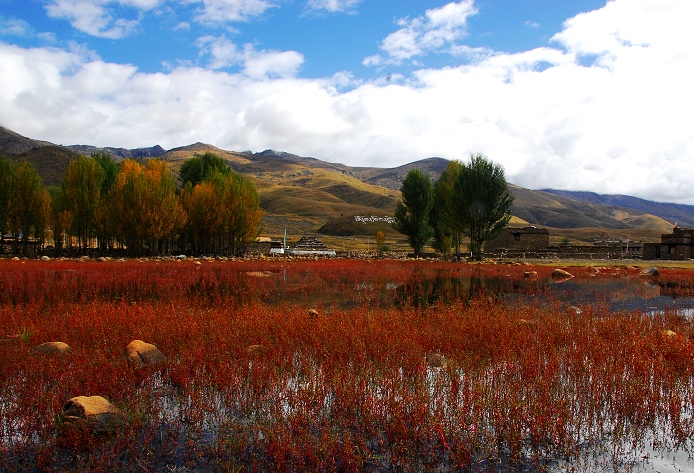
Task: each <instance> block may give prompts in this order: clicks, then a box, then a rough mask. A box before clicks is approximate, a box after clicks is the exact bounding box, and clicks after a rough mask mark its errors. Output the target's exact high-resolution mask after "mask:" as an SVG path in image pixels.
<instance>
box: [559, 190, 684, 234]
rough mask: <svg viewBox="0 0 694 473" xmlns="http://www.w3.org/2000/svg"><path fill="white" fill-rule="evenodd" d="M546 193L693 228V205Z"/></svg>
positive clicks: (587, 193) (586, 193)
mask: <svg viewBox="0 0 694 473" xmlns="http://www.w3.org/2000/svg"><path fill="white" fill-rule="evenodd" d="M546 192H550V193H552V194H556V195H560V196H563V197H568V198H571V199H575V200H580V201H583V202H590V203H594V204H600V205H612V206H620V207H626V208H630V209H635V210H639V211H641V212H644V213H647V214H652V215H657V216H658V217H660V218H662V219H664V220H667V221H668V222H670V223H671V224H672V225H674V224H675V223H676V224H677V225H678V226H680V227H694V205H685V204H670V203H663V202H653V201H650V200H645V199H639V198H638V197H632V196H630V195H620V194H610V195H605V194H596V193H594V192H578V191H561V190H555V189H547V190H546Z"/></svg>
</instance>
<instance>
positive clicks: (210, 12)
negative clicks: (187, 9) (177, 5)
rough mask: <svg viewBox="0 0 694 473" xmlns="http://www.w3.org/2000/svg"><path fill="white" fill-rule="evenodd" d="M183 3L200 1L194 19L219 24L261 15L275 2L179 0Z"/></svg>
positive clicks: (252, 0)
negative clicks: (199, 7) (199, 6)
mask: <svg viewBox="0 0 694 473" xmlns="http://www.w3.org/2000/svg"><path fill="white" fill-rule="evenodd" d="M181 1H182V2H183V3H190V4H198V3H202V9H200V10H199V11H198V14H197V17H196V19H197V20H198V21H200V22H202V23H209V24H220V23H227V22H235V21H247V20H248V19H249V18H251V17H254V16H258V15H262V14H263V13H265V12H266V11H267V10H269V9H270V8H274V7H277V4H276V3H274V2H272V1H270V0H181Z"/></svg>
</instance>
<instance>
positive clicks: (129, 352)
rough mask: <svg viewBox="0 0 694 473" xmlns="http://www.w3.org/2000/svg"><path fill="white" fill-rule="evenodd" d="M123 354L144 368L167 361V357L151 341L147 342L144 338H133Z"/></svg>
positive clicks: (137, 365)
mask: <svg viewBox="0 0 694 473" xmlns="http://www.w3.org/2000/svg"><path fill="white" fill-rule="evenodd" d="M123 354H124V355H125V357H126V358H127V359H128V360H129V361H130V362H131V363H132V364H134V365H135V366H136V367H138V368H142V367H143V366H157V365H159V364H161V363H164V362H165V361H166V357H165V356H164V355H163V354H162V352H160V351H159V349H157V347H155V346H154V345H152V344H151V343H145V342H143V341H142V340H133V341H132V342H130V343H128V346H127V347H125V351H124V353H123Z"/></svg>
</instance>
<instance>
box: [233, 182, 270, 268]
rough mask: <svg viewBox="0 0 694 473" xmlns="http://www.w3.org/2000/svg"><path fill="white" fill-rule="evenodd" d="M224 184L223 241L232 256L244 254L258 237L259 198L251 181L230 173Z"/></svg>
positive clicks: (260, 212)
mask: <svg viewBox="0 0 694 473" xmlns="http://www.w3.org/2000/svg"><path fill="white" fill-rule="evenodd" d="M225 180H226V182H225V184H224V200H223V206H224V210H225V219H224V233H225V234H224V240H225V243H226V245H227V247H228V248H229V252H230V253H231V254H233V255H239V254H241V253H243V252H244V250H245V249H246V246H247V245H248V244H249V243H251V242H252V241H253V240H255V238H256V237H257V236H258V232H259V229H260V222H261V220H262V218H263V211H262V210H261V208H260V197H259V196H258V192H257V191H256V189H255V186H254V185H253V183H252V182H251V181H249V180H248V179H246V178H244V177H243V176H241V175H239V174H236V173H235V172H230V173H229V174H228V175H227V176H226V178H225Z"/></svg>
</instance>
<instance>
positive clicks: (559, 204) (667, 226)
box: [0, 127, 694, 241]
mask: <svg viewBox="0 0 694 473" xmlns="http://www.w3.org/2000/svg"><path fill="white" fill-rule="evenodd" d="M96 151H99V152H107V153H109V154H110V155H111V156H113V158H114V160H116V161H117V162H118V161H121V160H123V159H125V158H132V159H137V160H141V161H144V160H146V159H149V158H159V159H163V160H165V161H167V162H169V164H170V165H171V167H172V169H173V170H174V172H177V171H178V169H179V168H180V166H181V164H182V163H183V162H184V161H185V160H186V159H188V158H190V157H192V156H194V155H196V154H202V153H205V152H207V151H210V152H213V153H215V154H217V155H218V156H220V157H221V158H222V159H223V160H224V161H225V162H226V163H227V164H228V165H229V166H230V167H231V168H232V169H233V170H234V171H236V172H238V173H240V174H242V175H244V176H246V177H247V178H249V179H250V180H251V181H252V182H253V183H254V184H255V186H256V188H257V189H258V193H259V195H260V199H261V206H262V208H263V210H264V212H265V216H264V219H263V233H267V234H270V235H279V234H281V233H282V232H283V231H284V229H285V228H288V229H289V231H291V232H293V233H295V234H303V233H319V234H325V235H332V236H336V237H338V236H339V237H347V236H369V235H371V236H372V235H374V233H375V231H376V229H378V228H379V227H384V226H385V227H389V225H388V224H387V223H386V222H384V220H386V219H383V218H382V217H388V216H392V215H393V212H394V209H395V205H396V203H397V201H398V199H399V197H400V192H399V189H400V186H401V183H402V181H403V179H404V178H405V176H406V175H407V173H408V171H409V170H410V169H412V168H419V169H421V170H423V171H424V172H425V173H426V174H428V175H429V176H430V177H431V178H432V180H436V179H438V177H439V176H440V175H441V173H442V172H443V170H444V169H445V168H446V166H447V165H448V161H447V160H445V159H442V158H436V157H433V158H427V159H422V160H419V161H415V162H413V163H409V164H406V165H404V166H399V167H395V168H379V167H353V166H347V165H344V164H338V163H330V162H326V161H322V160H320V159H316V158H310V157H302V156H297V155H294V154H291V153H287V152H283V151H276V150H266V151H263V152H259V153H253V152H250V151H243V152H237V151H225V150H222V149H219V148H216V147H214V146H212V145H208V144H204V143H195V144H192V145H189V146H184V147H179V148H174V149H171V150H165V149H163V148H162V147H160V146H153V147H149V148H138V149H125V148H97V147H94V146H89V145H73V146H58V145H55V144H52V143H49V142H46V141H37V140H33V139H30V138H27V137H24V136H22V135H20V134H18V133H15V132H13V131H11V130H7V129H5V128H2V127H0V157H7V158H9V159H12V160H15V161H21V160H28V161H31V162H32V163H33V164H34V165H35V166H36V168H37V169H38V171H39V174H40V175H41V177H42V179H43V181H44V184H46V185H59V184H60V182H62V176H63V173H64V171H65V169H66V167H67V165H68V163H69V161H70V160H71V159H74V158H75V157H77V156H78V155H80V154H82V155H89V154H91V153H93V152H96ZM510 188H511V191H512V192H513V194H514V196H515V201H514V205H513V219H512V221H511V225H538V226H543V227H547V228H549V229H550V233H551V235H553V238H555V239H559V238H567V237H568V238H569V239H571V240H575V241H591V240H592V239H593V238H594V237H595V236H597V235H603V236H604V235H605V234H608V235H610V236H613V237H619V238H627V237H629V238H632V239H642V240H644V241H656V240H658V239H659V237H660V234H662V233H668V232H670V231H671V230H672V226H673V225H674V224H675V223H677V224H678V225H679V226H694V206H690V205H680V204H668V203H659V202H651V201H648V200H644V199H639V198H636V197H631V196H625V195H600V194H594V193H590V192H572V191H561V190H554V189H544V190H530V189H525V188H522V187H519V186H515V185H513V184H510ZM357 216H368V217H371V216H375V217H378V219H374V221H373V222H366V223H365V222H363V221H359V220H357V219H355V217H357Z"/></svg>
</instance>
